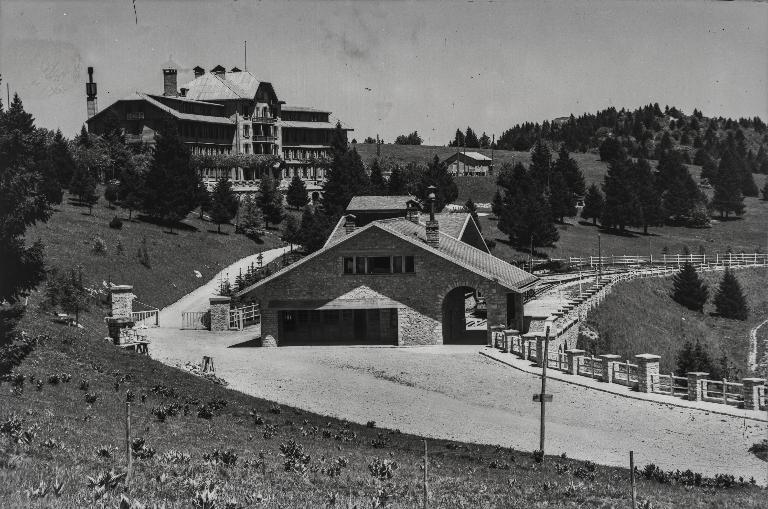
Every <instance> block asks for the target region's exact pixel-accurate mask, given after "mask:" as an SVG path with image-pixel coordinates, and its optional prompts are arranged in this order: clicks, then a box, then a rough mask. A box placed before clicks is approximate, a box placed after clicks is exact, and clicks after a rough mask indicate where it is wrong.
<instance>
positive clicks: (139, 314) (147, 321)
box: [131, 309, 160, 327]
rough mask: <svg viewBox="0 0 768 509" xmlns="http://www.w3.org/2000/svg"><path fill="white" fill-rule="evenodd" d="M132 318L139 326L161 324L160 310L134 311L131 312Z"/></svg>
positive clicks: (157, 325) (156, 325)
mask: <svg viewBox="0 0 768 509" xmlns="http://www.w3.org/2000/svg"><path fill="white" fill-rule="evenodd" d="M131 320H132V321H133V322H134V323H135V324H136V325H139V326H142V325H143V326H144V327H159V326H160V310H159V309H150V310H148V311H133V312H132V313H131Z"/></svg>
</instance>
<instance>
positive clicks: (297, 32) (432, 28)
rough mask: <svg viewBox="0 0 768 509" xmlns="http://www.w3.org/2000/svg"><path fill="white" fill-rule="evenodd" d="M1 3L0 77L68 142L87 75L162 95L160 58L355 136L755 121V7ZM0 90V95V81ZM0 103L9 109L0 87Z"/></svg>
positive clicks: (765, 93) (440, 139)
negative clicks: (321, 117) (690, 118)
mask: <svg viewBox="0 0 768 509" xmlns="http://www.w3.org/2000/svg"><path fill="white" fill-rule="evenodd" d="M135 3H136V11H137V17H138V24H137V23H136V18H135V17H134V10H133V2H132V0H105V1H97V0H84V1H68V0H58V1H39V0H24V1H22V0H0V73H2V77H3V85H5V83H8V84H9V85H10V89H11V94H13V92H18V93H19V95H20V96H21V98H22V100H23V101H24V105H25V108H26V109H27V110H28V111H30V112H31V113H33V114H34V115H35V117H36V119H37V123H38V125H41V126H45V127H49V128H57V127H60V128H61V129H62V130H63V131H64V133H65V135H67V136H72V135H73V134H75V133H76V132H77V131H78V130H79V128H80V126H81V125H82V123H83V122H84V120H85V115H86V106H85V86H84V83H85V81H87V74H86V68H87V67H88V66H93V67H94V68H95V81H96V82H97V83H98V86H99V97H98V102H99V107H100V108H105V107H106V106H108V105H109V104H110V103H112V102H113V101H115V100H117V99H119V98H121V97H124V96H126V95H128V94H129V93H131V92H132V91H135V90H139V91H144V92H150V93H162V89H163V77H162V70H161V69H162V67H163V64H165V63H167V62H168V61H169V59H170V60H172V61H173V62H175V63H176V64H177V65H178V66H179V69H180V70H179V86H181V85H182V84H183V83H184V82H186V81H189V80H191V79H192V71H191V69H192V68H193V67H195V66H196V65H200V66H202V67H203V68H205V69H206V70H210V69H212V68H213V67H215V66H216V65H218V64H221V65H224V66H225V67H226V68H227V69H229V68H231V67H233V66H238V67H240V68H242V67H243V65H244V54H243V53H244V52H243V41H245V40H247V41H248V70H249V71H251V72H253V73H254V74H255V75H256V76H257V77H258V78H259V79H261V80H264V81H270V82H272V84H273V85H274V87H275V90H276V92H277V95H278V97H279V98H280V99H281V100H284V101H286V102H287V103H288V104H294V105H303V106H314V107H318V108H324V109H329V110H331V111H333V112H334V114H335V115H336V116H338V117H339V118H341V119H342V120H344V121H345V122H346V123H347V124H349V125H351V126H352V127H354V129H355V131H354V133H353V134H352V136H353V137H356V138H357V139H358V140H359V141H362V139H363V138H365V137H366V136H374V137H375V135H376V134H377V133H378V134H380V135H381V136H383V137H384V139H385V140H386V141H387V142H391V141H392V140H393V139H394V137H395V136H397V135H398V134H402V133H407V132H410V131H413V130H417V131H418V132H419V134H420V135H421V136H422V137H423V138H424V139H425V142H426V143H429V144H438V145H443V144H446V143H447V142H448V141H450V140H451V139H452V137H453V133H454V132H455V130H456V128H457V127H459V128H462V129H464V128H466V126H468V125H469V126H472V128H473V129H474V130H475V131H477V132H478V133H482V132H483V131H485V132H487V133H488V134H489V135H491V134H496V135H497V136H498V135H499V134H500V133H501V132H502V131H503V130H504V129H506V128H509V127H511V126H512V125H514V124H516V123H519V122H525V121H533V122H537V121H542V120H545V119H552V118H555V117H560V116H565V115H568V114H570V113H574V114H576V115H578V114H581V113H584V112H594V111H596V110H597V109H602V108H605V107H608V106H616V107H617V108H621V107H627V108H635V107H637V106H640V105H643V104H647V103H649V102H658V103H659V104H660V105H661V106H662V107H663V106H664V105H666V104H668V105H675V106H677V107H679V108H682V109H683V111H685V112H687V113H690V112H691V111H692V110H693V108H699V109H701V110H702V111H703V112H704V114H706V115H715V116H716V115H722V116H731V117H740V116H750V117H751V116H755V115H757V116H760V117H761V118H763V119H766V118H768V3H753V2H705V1H696V2H693V1H688V2H676V1H637V2H631V1H611V2H607V1H567V2H566V1H562V2H549V1H531V2H523V1H521V2H501V1H494V2H481V1H474V2H462V3H459V2H437V1H423V2H408V1H391V2H389V1H386V2H385V1H378V2H376V1H367V2H340V1H338V2H337V1H322V2H321V1H317V2H309V1H305V2H299V1H289V2H270V1H262V2H253V1H247V0H221V1H218V0H217V1H213V0H211V1H203V0H188V1H171V0H161V1H149V0H136V1H135ZM4 88H5V86H3V89H4ZM2 92H3V101H4V102H5V90H2Z"/></svg>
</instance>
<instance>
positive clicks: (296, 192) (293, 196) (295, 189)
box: [285, 175, 309, 210]
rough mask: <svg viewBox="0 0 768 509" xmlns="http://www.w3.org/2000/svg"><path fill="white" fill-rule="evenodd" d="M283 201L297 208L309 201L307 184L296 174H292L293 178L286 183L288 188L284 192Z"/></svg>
mask: <svg viewBox="0 0 768 509" xmlns="http://www.w3.org/2000/svg"><path fill="white" fill-rule="evenodd" d="M285 201H286V202H287V203H288V205H289V206H291V207H293V208H295V209H297V210H298V209H300V208H302V207H304V206H305V205H306V204H307V203H309V194H308V193H307V186H306V184H305V183H304V181H303V180H302V179H301V178H300V177H299V176H298V175H294V176H293V179H291V183H290V184H289V185H288V190H287V191H286V193H285Z"/></svg>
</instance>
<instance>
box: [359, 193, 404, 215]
mask: <svg viewBox="0 0 768 509" xmlns="http://www.w3.org/2000/svg"><path fill="white" fill-rule="evenodd" d="M415 199H416V198H415V197H414V196H410V195H403V196H353V197H352V199H351V200H350V201H349V205H347V212H361V211H366V212H375V211H383V212H390V211H393V210H403V211H404V210H405V204H406V203H408V202H409V201H411V200H415Z"/></svg>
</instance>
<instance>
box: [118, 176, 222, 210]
mask: <svg viewBox="0 0 768 509" xmlns="http://www.w3.org/2000/svg"><path fill="white" fill-rule="evenodd" d="M145 178H146V172H145V171H144V169H142V168H140V167H138V166H137V165H136V164H131V165H129V166H127V167H125V168H123V171H122V173H121V174H120V183H119V184H118V187H117V193H118V195H119V196H120V206H121V207H122V208H124V209H127V210H128V219H129V220H130V219H131V217H132V216H133V211H134V210H139V209H140V208H141V206H142V203H143V197H144V184H145ZM200 184H201V185H202V182H200ZM206 194H207V192H206ZM198 201H199V200H198Z"/></svg>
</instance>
